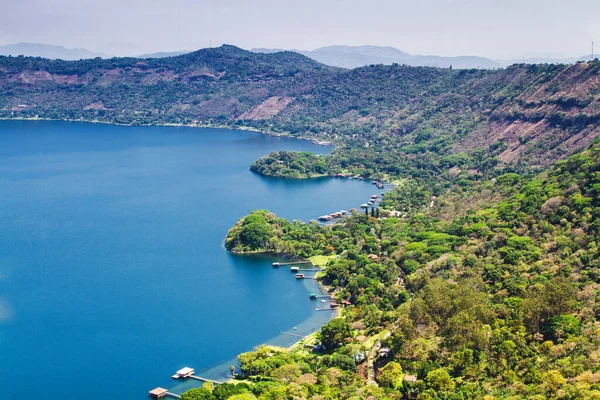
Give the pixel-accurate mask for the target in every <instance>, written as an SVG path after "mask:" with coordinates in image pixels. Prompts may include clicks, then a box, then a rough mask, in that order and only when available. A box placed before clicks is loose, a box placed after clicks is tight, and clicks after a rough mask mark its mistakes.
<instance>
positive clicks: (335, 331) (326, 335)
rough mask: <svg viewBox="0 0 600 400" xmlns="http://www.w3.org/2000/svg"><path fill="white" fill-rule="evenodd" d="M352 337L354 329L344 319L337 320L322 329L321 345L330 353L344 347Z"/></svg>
mask: <svg viewBox="0 0 600 400" xmlns="http://www.w3.org/2000/svg"><path fill="white" fill-rule="evenodd" d="M351 337H352V327H351V326H350V324H349V323H348V321H346V320H345V319H343V318H335V319H332V320H331V321H329V322H328V323H326V324H325V325H323V327H322V328H321V343H322V344H323V346H325V348H326V349H327V350H328V351H331V350H333V349H335V348H336V347H338V346H340V345H342V344H343V343H344V342H345V341H346V339H347V338H351Z"/></svg>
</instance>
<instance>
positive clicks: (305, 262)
mask: <svg viewBox="0 0 600 400" xmlns="http://www.w3.org/2000/svg"><path fill="white" fill-rule="evenodd" d="M296 264H312V263H311V262H310V261H308V260H307V261H290V262H274V263H273V266H274V267H275V268H277V267H279V266H281V265H296Z"/></svg>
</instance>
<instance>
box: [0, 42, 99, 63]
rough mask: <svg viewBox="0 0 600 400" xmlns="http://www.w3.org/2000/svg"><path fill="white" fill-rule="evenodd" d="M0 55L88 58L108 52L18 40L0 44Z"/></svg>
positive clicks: (70, 58)
mask: <svg viewBox="0 0 600 400" xmlns="http://www.w3.org/2000/svg"><path fill="white" fill-rule="evenodd" d="M0 55H3V56H14V57H16V56H28V57H43V58H49V59H62V60H81V59H88V58H96V57H102V58H108V57H110V56H109V55H108V54H105V53H100V52H95V51H90V50H87V49H83V48H76V49H72V48H66V47H63V46H57V45H50V44H42V43H27V42H20V43H15V44H7V45H3V46H0Z"/></svg>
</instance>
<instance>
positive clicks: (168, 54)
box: [137, 50, 192, 58]
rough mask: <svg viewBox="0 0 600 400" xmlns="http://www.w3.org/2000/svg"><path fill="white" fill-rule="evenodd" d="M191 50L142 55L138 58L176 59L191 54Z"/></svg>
mask: <svg viewBox="0 0 600 400" xmlns="http://www.w3.org/2000/svg"><path fill="white" fill-rule="evenodd" d="M191 52H192V51H191V50H181V51H160V52H158V53H149V54H142V55H139V56H137V57H138V58H166V57H176V56H180V55H182V54H187V53H191Z"/></svg>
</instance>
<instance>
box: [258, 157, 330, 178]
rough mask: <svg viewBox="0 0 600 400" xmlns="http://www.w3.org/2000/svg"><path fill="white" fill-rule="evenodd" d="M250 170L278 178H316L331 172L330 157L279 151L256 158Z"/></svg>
mask: <svg viewBox="0 0 600 400" xmlns="http://www.w3.org/2000/svg"><path fill="white" fill-rule="evenodd" d="M250 170H252V171H254V172H256V173H259V174H261V175H265V176H272V177H277V178H295V179H297V178H315V177H319V176H327V175H329V174H330V167H329V165H328V158H327V157H325V156H321V155H314V154H312V153H308V152H293V151H279V152H274V153H271V154H269V155H268V156H264V157H261V158H259V159H258V160H256V161H255V162H254V163H252V165H250Z"/></svg>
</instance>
